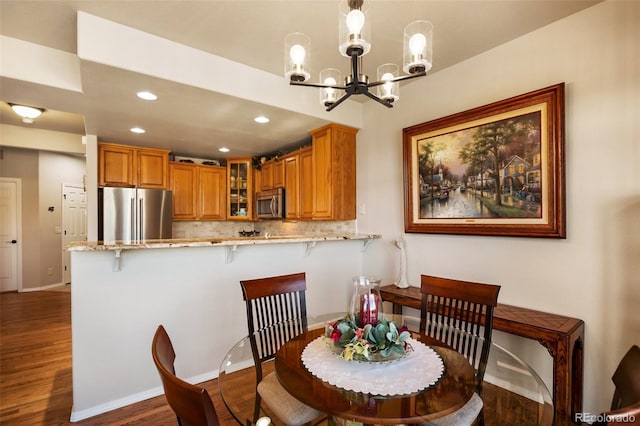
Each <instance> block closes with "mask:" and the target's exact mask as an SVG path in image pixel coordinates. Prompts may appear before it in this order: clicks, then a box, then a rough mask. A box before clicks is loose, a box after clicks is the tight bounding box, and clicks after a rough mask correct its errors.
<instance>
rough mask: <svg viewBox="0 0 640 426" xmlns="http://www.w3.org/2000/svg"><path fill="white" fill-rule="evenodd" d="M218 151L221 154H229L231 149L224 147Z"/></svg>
mask: <svg viewBox="0 0 640 426" xmlns="http://www.w3.org/2000/svg"><path fill="white" fill-rule="evenodd" d="M218 151H220V152H229V148H227V147H224V146H223V147H222V148H220V149H218Z"/></svg>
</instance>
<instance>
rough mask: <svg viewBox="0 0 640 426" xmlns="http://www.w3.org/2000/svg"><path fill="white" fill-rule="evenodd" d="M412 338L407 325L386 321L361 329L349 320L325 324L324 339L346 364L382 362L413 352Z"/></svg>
mask: <svg viewBox="0 0 640 426" xmlns="http://www.w3.org/2000/svg"><path fill="white" fill-rule="evenodd" d="M409 337H411V335H410V333H409V330H408V329H407V327H406V326H405V325H403V326H402V327H398V326H397V325H396V324H395V323H394V322H393V321H390V320H388V319H386V318H383V319H382V320H380V321H378V322H377V324H366V325H365V326H364V327H358V326H357V325H356V323H355V322H354V321H353V320H352V319H351V318H350V317H348V316H347V317H345V318H343V319H341V320H338V321H334V322H331V323H329V324H327V325H326V327H325V331H324V339H325V341H326V342H327V343H328V344H329V346H330V347H332V350H333V351H334V352H336V353H339V354H340V356H341V357H342V358H343V359H345V360H347V361H369V362H381V361H391V360H393V359H397V358H401V357H403V356H405V355H407V354H408V353H409V352H411V351H412V350H413V348H412V347H411V345H410V344H409V342H408V341H407V339H409Z"/></svg>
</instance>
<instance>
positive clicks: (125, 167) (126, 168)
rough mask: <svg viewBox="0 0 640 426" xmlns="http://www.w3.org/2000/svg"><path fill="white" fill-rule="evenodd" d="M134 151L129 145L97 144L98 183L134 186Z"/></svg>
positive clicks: (100, 184) (102, 184)
mask: <svg viewBox="0 0 640 426" xmlns="http://www.w3.org/2000/svg"><path fill="white" fill-rule="evenodd" d="M135 151H136V149H135V148H134V147H131V146H124V145H115V144H106V143H101V144H99V145H98V185H99V186H135V185H136V174H135Z"/></svg>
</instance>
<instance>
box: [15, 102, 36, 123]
mask: <svg viewBox="0 0 640 426" xmlns="http://www.w3.org/2000/svg"><path fill="white" fill-rule="evenodd" d="M9 106H10V107H11V109H12V110H13V111H14V112H15V113H16V114H18V115H19V116H20V117H22V122H23V123H27V124H31V123H33V120H34V119H36V118H38V117H40V114H42V113H43V112H44V108H36V107H31V106H26V105H18V104H12V103H10V104H9Z"/></svg>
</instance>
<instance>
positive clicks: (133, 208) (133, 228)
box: [129, 198, 136, 240]
mask: <svg viewBox="0 0 640 426" xmlns="http://www.w3.org/2000/svg"><path fill="white" fill-rule="evenodd" d="M129 202H130V203H131V213H132V214H131V217H130V218H129V220H130V221H131V230H130V231H129V232H130V233H129V237H130V238H131V239H132V240H135V239H136V235H135V233H136V215H135V214H133V212H135V211H136V199H135V198H131V199H129Z"/></svg>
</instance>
